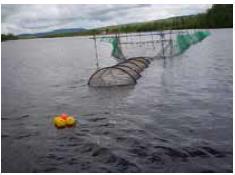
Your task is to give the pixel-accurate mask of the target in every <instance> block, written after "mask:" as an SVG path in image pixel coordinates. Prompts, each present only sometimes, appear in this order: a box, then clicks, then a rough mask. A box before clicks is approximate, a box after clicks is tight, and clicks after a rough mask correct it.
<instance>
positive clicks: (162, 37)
mask: <svg viewBox="0 0 235 175" xmlns="http://www.w3.org/2000/svg"><path fill="white" fill-rule="evenodd" d="M163 39H164V33H163V32H161V44H162V57H163V58H164V59H165V58H166V57H165V51H164V43H163Z"/></svg>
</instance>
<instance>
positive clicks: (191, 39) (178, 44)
mask: <svg viewBox="0 0 235 175" xmlns="http://www.w3.org/2000/svg"><path fill="white" fill-rule="evenodd" d="M208 35H210V33H209V32H208V31H198V32H195V33H193V34H184V35H183V34H179V35H177V36H176V40H175V44H174V48H175V50H176V54H181V53H183V52H184V51H185V50H187V49H188V48H189V47H190V46H191V45H192V44H196V43H198V42H200V41H202V40H203V39H205V38H206V37H207V36H208Z"/></svg>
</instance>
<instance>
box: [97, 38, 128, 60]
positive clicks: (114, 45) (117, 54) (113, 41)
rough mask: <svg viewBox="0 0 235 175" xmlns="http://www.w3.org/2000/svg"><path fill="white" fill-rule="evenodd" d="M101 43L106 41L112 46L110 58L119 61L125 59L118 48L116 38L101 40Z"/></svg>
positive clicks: (117, 39) (118, 44)
mask: <svg viewBox="0 0 235 175" xmlns="http://www.w3.org/2000/svg"><path fill="white" fill-rule="evenodd" d="M101 41H106V42H109V43H111V44H112V56H113V57H115V58H118V59H121V60H124V59H125V56H124V55H123V52H122V49H121V47H120V41H119V38H118V37H111V38H101Z"/></svg>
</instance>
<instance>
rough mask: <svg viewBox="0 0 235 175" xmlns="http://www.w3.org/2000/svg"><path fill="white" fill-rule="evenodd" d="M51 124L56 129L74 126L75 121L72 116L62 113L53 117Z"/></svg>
mask: <svg viewBox="0 0 235 175" xmlns="http://www.w3.org/2000/svg"><path fill="white" fill-rule="evenodd" d="M53 123H54V125H55V126H56V127H57V128H65V127H72V126H75V125H76V119H75V118H74V117H73V116H69V115H68V114H65V113H63V114H61V115H57V116H55V117H54V119H53Z"/></svg>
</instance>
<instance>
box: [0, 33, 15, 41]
mask: <svg viewBox="0 0 235 175" xmlns="http://www.w3.org/2000/svg"><path fill="white" fill-rule="evenodd" d="M16 39H18V37H17V36H15V35H13V34H8V35H5V34H2V35H1V41H6V40H16Z"/></svg>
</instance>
